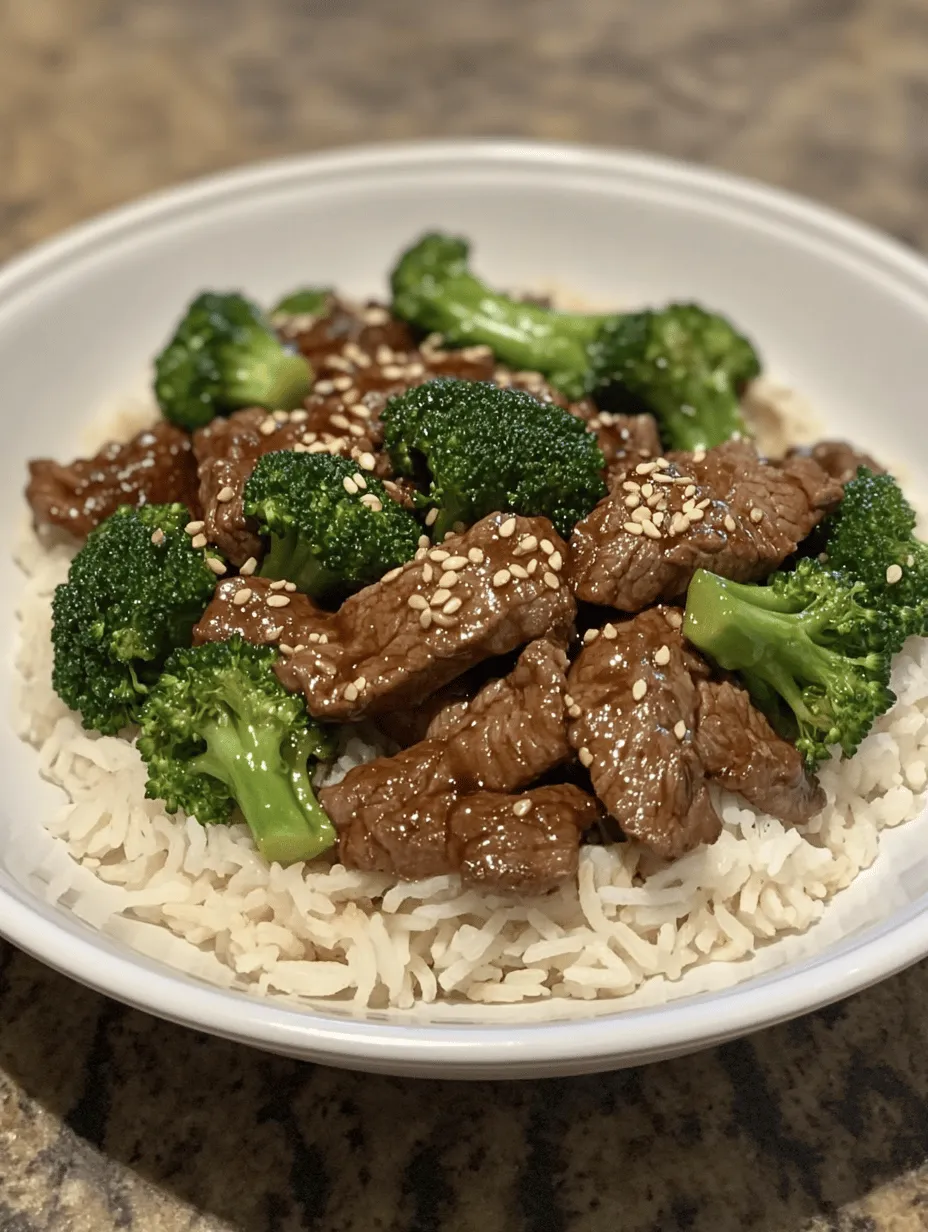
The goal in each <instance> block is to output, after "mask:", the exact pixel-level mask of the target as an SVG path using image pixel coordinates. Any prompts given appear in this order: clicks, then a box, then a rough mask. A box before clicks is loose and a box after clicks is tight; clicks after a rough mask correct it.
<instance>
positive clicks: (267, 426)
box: [258, 419, 277, 436]
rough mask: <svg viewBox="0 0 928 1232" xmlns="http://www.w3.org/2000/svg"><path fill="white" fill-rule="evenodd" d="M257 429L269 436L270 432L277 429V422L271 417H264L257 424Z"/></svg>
mask: <svg viewBox="0 0 928 1232" xmlns="http://www.w3.org/2000/svg"><path fill="white" fill-rule="evenodd" d="M258 431H259V432H260V433H261V435H262V436H270V435H271V433H272V432H276V431H277V424H276V423H275V422H274V420H273V419H265V420H264V421H263V422H262V423H261V424H260V425H259V426H258Z"/></svg>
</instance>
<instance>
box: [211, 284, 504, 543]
mask: <svg viewBox="0 0 928 1232" xmlns="http://www.w3.org/2000/svg"><path fill="white" fill-rule="evenodd" d="M384 312H386V310H385V309H382V308H376V307H375V306H371V307H368V308H366V309H360V310H358V311H356V312H351V311H349V310H348V309H347V308H346V307H344V306H343V305H337V306H336V308H335V310H334V311H333V313H332V314H331V315H330V316H324V317H320V318H318V319H316V321H315V324H314V325H313V326H312V328H311V329H310V330H309V331H308V332H307V333H306V334H303V335H299V336H298V337H297V339H296V341H297V342H298V344H299V345H300V347H301V349H302V350H303V351H304V353H305V354H306V355H307V356H308V357H309V358H310V360H311V361H312V363H313V367H314V371H315V373H316V376H317V380H316V383H315V385H314V386H313V391H312V393H311V394H310V396H309V397H308V398H307V399H306V404H305V406H304V407H301V408H299V409H297V410H295V411H291V412H289V413H287V412H285V411H275V412H274V413H273V414H270V413H269V412H267V411H264V410H261V409H258V408H251V409H248V410H244V411H237V412H236V413H235V414H233V415H230V416H228V418H224V419H214V420H213V422H212V423H210V424H208V425H207V426H206V427H205V428H201V429H200V430H199V431H198V432H197V433H196V434H195V436H194V450H195V453H196V458H197V463H198V465H199V480H200V500H201V503H202V506H203V517H204V520H205V522H206V536H207V538H208V539H209V541H210V542H211V543H215V544H216V546H217V547H219V548H220V549H221V550H222V551H223V552H224V553H225V555H226V556H227V557H228V558H229V560H231V561H232V562H233V564H236V565H240V564H241V563H242V562H243V561H244V560H246V559H247V558H248V557H249V556H259V555H260V553H261V540H260V538H259V537H258V535H257V533H256V528H255V527H254V525H252V523H251V522H250V521H249V520H248V519H247V518H246V517H245V513H244V510H243V508H242V499H243V494H244V490H245V483H246V482H247V480H248V478H249V476H250V475H251V472H252V471H253V470H254V467H255V463H256V462H257V461H258V459H259V458H260V457H261V456H262V455H263V454H266V453H274V452H276V451H278V450H281V449H295V450H297V451H300V450H305V451H307V452H310V453H313V452H329V453H338V454H343V455H345V456H346V457H352V458H354V459H355V460H356V461H357V463H358V466H359V468H360V469H361V470H362V471H365V470H367V471H372V472H373V473H375V474H376V475H377V476H378V477H379V478H381V479H387V480H388V481H389V482H388V483H387V490H388V491H389V492H390V495H391V496H393V497H394V498H395V499H397V500H398V501H400V502H401V503H404V504H408V503H409V492H408V486H407V485H406V484H405V483H402V482H399V483H394V482H393V481H392V480H391V475H392V472H391V468H390V464H389V460H388V459H387V458H386V456H385V455H383V454H381V453H380V452H379V448H380V444H381V440H382V432H381V428H380V412H381V411H382V409H383V407H384V405H385V404H386V401H387V398H388V397H390V396H391V395H393V394H397V393H400V392H401V391H402V390H404V389H408V388H409V387H410V386H412V385H420V384H422V382H423V381H428V380H432V379H433V378H435V377H437V376H458V377H464V378H467V379H469V380H488V379H490V377H491V376H492V373H493V363H492V356H491V354H490V351H489V350H488V348H469V349H467V350H464V351H447V352H436V351H415V350H411V349H410V350H402V351H397V350H396V349H395V345H397V344H398V343H400V342H402V343H403V345H404V346H405V345H406V342H407V341H410V342H411V340H410V339H409V335H408V331H407V330H406V327H405V326H403V325H400V324H398V323H397V322H393V321H392V319H388V320H387V322H386V323H385V324H383V325H374V324H365V321H364V314H365V313H368V314H371V313H384ZM297 319H298V318H297ZM378 319H379V318H378ZM389 339H392V340H393V341H392V344H391V342H390V341H388V340H389ZM478 352H479V354H478Z"/></svg>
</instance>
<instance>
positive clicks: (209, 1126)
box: [0, 0, 928, 1232]
mask: <svg viewBox="0 0 928 1232" xmlns="http://www.w3.org/2000/svg"><path fill="white" fill-rule="evenodd" d="M448 134H462V135H473V134H525V135H533V136H540V137H548V138H561V139H571V140H581V141H592V142H599V143H603V144H610V145H618V144H625V145H632V146H639V147H643V148H646V149H652V150H659V151H663V152H666V153H669V154H675V155H678V156H682V157H686V158H692V159H696V160H700V161H704V162H707V163H711V164H714V165H716V166H721V167H726V168H729V169H733V170H737V171H741V172H744V173H747V174H751V175H755V176H758V177H760V178H762V179H765V180H767V181H769V182H771V183H775V184H780V185H784V186H787V187H789V188H793V189H796V190H798V191H801V192H805V193H808V194H809V195H811V196H813V197H816V198H818V199H820V200H822V201H826V202H829V203H830V204H832V205H835V206H838V207H839V208H842V209H845V210H847V211H849V212H851V213H853V214H856V215H858V216H859V217H861V218H864V219H866V220H868V221H870V222H872V223H875V224H877V225H879V226H881V227H883V228H885V229H887V230H889V231H891V232H893V233H894V234H895V235H897V236H899V237H900V238H902V239H904V240H906V241H908V242H910V243H912V244H915V245H918V246H921V247H922V248H926V249H928V209H926V190H928V3H926V0H739V2H738V3H732V2H731V0H677V2H673V0H505V2H503V0H495V2H494V0H470V3H468V4H456V5H451V4H442V3H440V2H436V0H431V2H430V3H424V2H422V0H392V2H391V3H384V2H383V0H318V2H314V0H260V2H259V3H255V2H254V0H135V2H133V0H0V256H4V255H9V254H11V253H13V252H15V251H17V250H18V249H21V248H23V247H25V246H27V245H28V244H30V243H32V242H34V241H35V240H38V239H40V238H42V237H44V236H46V235H48V234H50V233H52V232H54V231H55V230H57V229H59V228H61V227H63V226H65V225H67V224H68V223H71V222H73V221H75V220H77V219H79V218H83V217H86V216H88V215H90V214H93V213H94V212H96V211H98V210H100V209H102V208H104V207H106V206H109V205H112V204H115V203H118V202H121V201H124V200H126V199H129V198H131V197H133V196H135V195H137V194H138V193H141V192H143V191H146V190H148V189H151V188H153V187H158V186H161V185H165V184H170V183H173V182H176V181H179V180H182V179H185V178H187V177H189V176H192V175H196V174H199V173H201V172H205V171H210V170H213V169H216V168H220V167H225V166H228V165H232V164H235V163H241V162H245V161H248V160H250V159H254V158H263V157H268V156H273V155H277V154H282V153H290V152H294V151H302V150H308V149H313V148H319V147H324V146H333V145H337V144H339V143H343V142H353V141H359V140H383V139H391V138H406V137H415V136H437V135H448ZM926 1158H928V969H926V968H925V967H924V966H922V967H919V968H916V969H914V970H912V971H909V972H908V973H906V974H904V975H902V976H898V977H897V978H895V979H893V980H890V981H888V982H887V983H886V984H884V985H882V986H881V987H879V988H877V989H874V990H873V991H871V992H868V993H865V994H863V995H861V996H859V997H856V998H854V999H853V1000H851V1001H850V1002H848V1003H846V1004H844V1005H841V1006H838V1007H835V1008H833V1009H830V1010H828V1011H826V1012H823V1013H819V1014H816V1015H813V1016H812V1017H810V1018H807V1019H804V1020H802V1021H799V1022H797V1023H794V1024H792V1025H790V1026H786V1027H782V1028H778V1029H776V1030H773V1031H768V1032H766V1033H764V1034H761V1035H759V1036H757V1037H755V1038H754V1039H752V1040H750V1041H746V1042H739V1043H736V1044H732V1045H729V1046H727V1047H724V1048H721V1049H718V1050H716V1051H714V1052H711V1053H707V1054H704V1055H702V1056H699V1057H695V1058H690V1059H685V1060H680V1061H675V1062H673V1063H670V1064H666V1065H661V1066H654V1067H651V1068H649V1069H646V1070H641V1071H637V1072H631V1073H620V1074H616V1075H612V1076H607V1077H597V1078H588V1079H571V1080H563V1081H549V1082H539V1083H526V1084H518V1085H504V1084H477V1085H456V1084H451V1083H448V1084H443V1083H414V1082H409V1081H400V1080H391V1079H384V1078H368V1077H364V1076H361V1075H350V1074H341V1073H338V1072H336V1071H333V1070H325V1069H320V1068H314V1067H311V1066H303V1065H298V1064H295V1063H293V1062H290V1061H283V1060H278V1059H275V1058H271V1057H266V1056H262V1055H260V1054H258V1053H253V1052H249V1051H247V1050H245V1049H243V1048H239V1047H236V1046H234V1045H230V1044H226V1043H222V1042H219V1041H215V1040H211V1039H208V1038H206V1037H204V1036H199V1035H196V1034H194V1033H192V1032H189V1031H184V1030H181V1029H179V1028H176V1027H171V1026H167V1025H165V1024H162V1023H159V1022H156V1021H154V1020H153V1019H150V1018H147V1017H145V1016H144V1015H141V1014H138V1013H134V1012H130V1011H127V1010H123V1009H122V1008H120V1007H118V1006H116V1005H113V1004H111V1003H108V1002H106V1001H105V1000H103V999H102V998H100V997H98V996H96V995H94V994H92V993H89V992H87V991H85V990H84V989H82V988H79V987H77V986H76V985H73V984H71V983H69V982H68V981H67V980H65V979H63V978H61V977H60V976H57V975H54V974H52V973H51V972H48V971H46V970H44V969H43V968H41V967H39V966H38V965H37V964H36V963H34V962H32V961H31V960H30V959H27V958H25V957H24V956H23V955H21V954H18V953H16V952H14V951H12V950H11V949H9V948H4V949H0V1232H40V1230H41V1232H59V1230H61V1232H71V1230H73V1232H108V1230H109V1229H115V1228H130V1229H133V1232H181V1230H183V1232H220V1230H222V1232H229V1230H232V1229H235V1230H237V1232H238V1230H241V1232H277V1230H280V1232H297V1230H299V1229H305V1228H311V1229H320V1230H323V1232H349V1230H351V1232H354V1230H356V1229H357V1230H363V1232H367V1230H371V1232H374V1230H378V1229H381V1230H383V1232H430V1230H432V1229H441V1230H442V1232H445V1230H447V1232H471V1230H472V1229H477V1228H479V1229H481V1230H483V1232H495V1230H496V1229H505V1230H506V1232H509V1230H511V1232H616V1230H619V1229H621V1232H665V1230H666V1232H675V1230H676V1229H680V1230H681V1232H685V1230H687V1229H696V1230H698V1232H741V1230H742V1229H758V1230H760V1232H825V1230H826V1229H830V1230H832V1232H838V1230H840V1232H915V1230H916V1229H922V1228H928V1165H926Z"/></svg>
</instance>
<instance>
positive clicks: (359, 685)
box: [354, 676, 367, 693]
mask: <svg viewBox="0 0 928 1232" xmlns="http://www.w3.org/2000/svg"><path fill="white" fill-rule="evenodd" d="M354 687H355V688H356V689H357V690H358V692H359V693H363V692H364V690H365V689H366V688H367V680H366V678H365V677H364V676H359V677H358V678H357V680H356V681H355V682H354Z"/></svg>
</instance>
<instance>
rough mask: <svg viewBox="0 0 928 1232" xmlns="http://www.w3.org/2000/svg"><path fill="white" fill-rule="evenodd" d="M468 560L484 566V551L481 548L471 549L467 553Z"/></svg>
mask: <svg viewBox="0 0 928 1232" xmlns="http://www.w3.org/2000/svg"><path fill="white" fill-rule="evenodd" d="M467 559H468V560H469V561H471V562H472V563H473V564H475V565H482V564H483V559H484V557H483V551H482V550H481V549H480V548H471V549H470V551H469V552H468V553H467Z"/></svg>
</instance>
